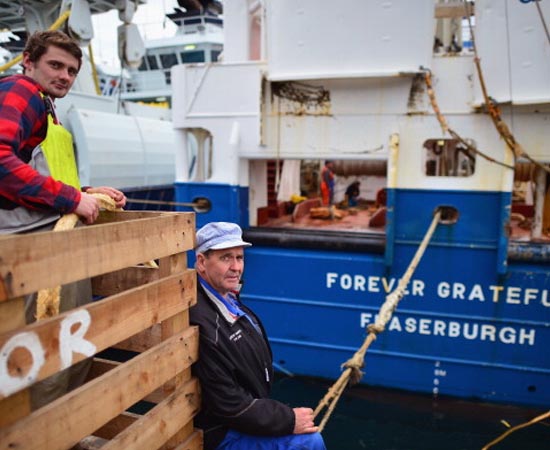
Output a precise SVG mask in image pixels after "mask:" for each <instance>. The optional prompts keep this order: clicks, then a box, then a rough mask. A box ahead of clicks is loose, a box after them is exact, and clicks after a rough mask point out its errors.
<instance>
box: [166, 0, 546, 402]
mask: <svg viewBox="0 0 550 450" xmlns="http://www.w3.org/2000/svg"><path fill="white" fill-rule="evenodd" d="M466 5H469V6H471V8H474V7H475V12H474V11H473V10H472V9H466V6H465V4H463V3H462V2H434V1H433V0H415V1H414V2H413V1H406V0H401V1H385V0H341V1H339V2H334V1H329V0H326V1H319V0H300V1H296V0H266V1H262V2H257V1H249V0H231V1H229V2H226V3H224V33H225V35H224V57H223V60H222V61H221V62H218V63H216V64H213V65H206V64H203V65H200V64H197V65H178V66H175V67H173V68H172V84H173V122H174V126H175V128H176V130H177V142H178V152H177V165H176V167H177V180H176V200H179V201H189V200H190V199H193V198H194V197H196V196H199V195H200V196H206V197H208V198H209V199H210V201H211V204H212V208H211V210H210V211H209V212H208V213H206V214H199V215H197V225H198V226H201V225H203V224H204V223H206V222H209V221H213V220H224V221H233V222H237V223H239V224H240V225H241V226H242V227H243V229H244V235H245V239H246V240H248V241H250V242H252V243H253V246H252V247H250V248H248V249H247V250H246V260H247V262H246V270H245V275H244V277H245V280H244V284H243V288H242V291H241V298H242V299H243V301H244V302H245V303H247V304H249V305H252V307H253V309H254V310H255V311H257V312H258V313H259V314H260V316H261V317H263V318H264V320H265V325H266V327H267V331H268V334H269V336H270V340H271V343H272V347H273V352H274V360H275V361H276V363H277V364H278V367H279V368H280V369H281V370H282V371H284V372H286V373H294V374H302V375H309V376H315V377H323V378H329V379H335V378H337V377H338V376H339V374H340V367H341V364H342V363H344V362H345V361H347V360H348V359H349V358H350V357H351V356H352V355H353V353H354V352H355V350H356V349H357V348H359V346H360V345H361V344H362V342H363V340H364V338H365V333H366V330H365V329H366V328H367V327H368V326H369V325H372V324H373V323H374V322H375V321H377V319H378V318H379V317H380V316H379V309H380V307H381V305H382V304H383V303H384V302H385V300H387V298H386V297H387V296H388V295H389V293H390V292H393V291H394V290H395V289H396V287H397V285H398V281H399V280H400V279H401V278H403V277H404V274H405V271H406V269H407V267H408V265H409V263H410V262H411V260H412V259H413V256H414V255H415V252H416V251H417V249H418V248H419V246H420V244H421V242H422V241H423V238H424V236H425V234H426V231H427V230H428V229H429V227H430V224H431V223H432V222H433V221H434V215H435V216H436V218H435V220H437V222H436V228H435V233H434V234H433V237H432V238H431V241H430V243H429V245H428V247H427V249H426V250H425V251H424V253H423V256H422V259H421V260H420V262H419V263H418V264H417V266H416V268H415V271H414V276H413V277H412V279H411V280H410V284H408V285H407V286H406V289H405V291H404V292H403V290H402V289H400V291H399V292H401V294H403V295H404V297H403V298H402V300H401V302H400V303H399V307H398V308H397V310H396V311H395V313H394V315H393V317H392V318H391V320H390V322H388V323H387V324H386V325H387V326H386V330H385V331H384V332H383V333H381V334H380V335H379V336H378V338H377V339H376V341H375V342H374V343H373V344H372V345H371V347H370V349H369V352H368V353H367V357H366V373H365V376H364V377H363V380H362V381H363V382H364V383H367V384H369V385H379V386H385V387H390V388H399V389H407V390H412V391H418V392H424V393H433V394H434V395H453V396H459V397H467V398H480V399H483V400H490V401H495V402H508V403H511V402H515V403H523V404H531V405H536V406H538V407H547V406H548V404H549V403H550V353H549V352H548V351H547V349H546V342H548V340H549V339H550V277H549V274H550V257H549V255H550V245H549V243H550V191H549V190H548V179H549V177H548V163H549V162H550V147H549V142H550V132H549V127H548V124H549V121H550V37H547V34H546V33H547V32H545V29H548V28H549V27H547V24H548V21H550V4H549V3H548V2H529V1H520V0H476V1H475V5H473V6H472V5H471V3H467V4H466ZM539 8H540V12H541V13H540V14H539V12H538V9H539ZM463 17H466V18H468V19H469V20H470V21H471V23H472V26H473V29H474V36H475V43H476V46H475V48H476V49H477V52H478V55H479V60H480V61H481V67H482V71H481V73H482V75H483V79H484V80H485V84H486V87H487V90H488V92H489V94H488V95H489V96H490V98H489V97H486V96H485V95H484V94H483V91H482V89H481V84H480V78H479V76H478V71H477V68H476V61H477V59H476V58H475V55H474V52H473V51H472V48H473V47H471V48H464V47H467V46H466V45H464V43H461V37H462V36H461V35H462V22H463ZM430 80H431V85H430V84H429V83H430ZM489 107H490V108H492V109H491V111H493V113H494V114H495V116H493V118H494V119H495V122H496V123H497V125H498V128H497V127H495V126H494V124H493V119H492V118H491V117H490V116H489V115H488V114H487V113H486V110H487V108H489ZM499 114H500V115H499ZM512 136H513V137H512ZM507 142H508V143H507ZM517 143H521V146H522V147H521V148H522V150H521V151H520V147H518V146H517ZM508 144H510V145H508ZM510 147H513V148H514V150H512V149H511V148H510ZM514 152H515V153H514ZM325 160H333V161H334V162H335V165H336V168H335V172H336V177H337V179H339V180H340V181H343V182H344V183H343V184H342V185H337V187H336V193H335V197H336V202H339V201H340V200H341V198H342V194H343V190H344V189H345V186H346V184H347V183H349V182H350V181H352V180H353V179H355V178H360V179H361V180H362V181H363V182H362V183H361V187H362V191H361V195H362V197H363V199H364V200H365V204H364V206H365V207H364V208H363V209H362V210H359V211H355V212H357V214H352V213H351V212H350V210H349V209H348V210H346V209H339V208H334V209H332V208H331V210H330V211H327V214H326V216H325V217H326V218H325V219H320V218H313V217H311V214H310V211H312V207H313V206H315V207H321V202H320V199H319V197H320V195H319V186H318V183H319V172H320V170H321V167H322V165H323V163H324V161H325ZM381 188H382V191H381V192H380V195H377V194H378V192H379V191H380V189H381ZM300 196H303V197H306V198H307V200H305V201H300V200H301V199H300ZM334 206H337V205H334ZM293 208H294V210H293ZM326 209H327V210H328V208H326ZM292 210H293V212H292V214H291V211H292ZM296 211H299V214H298V213H296ZM316 211H318V210H316ZM321 211H322V207H321ZM436 212H437V213H438V214H439V213H441V214H442V215H443V217H442V218H440V219H438V218H437V217H438V216H437V215H436ZM336 213H337V214H338V215H339V216H340V219H338V216H337V214H336Z"/></svg>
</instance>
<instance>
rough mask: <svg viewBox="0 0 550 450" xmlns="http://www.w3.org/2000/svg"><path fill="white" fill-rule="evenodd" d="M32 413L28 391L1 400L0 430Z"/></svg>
mask: <svg viewBox="0 0 550 450" xmlns="http://www.w3.org/2000/svg"><path fill="white" fill-rule="evenodd" d="M30 413H31V400H30V394H29V390H28V389H23V390H22V391H19V392H16V393H15V394H13V395H11V396H9V397H8V398H4V399H2V400H0V428H1V427H6V426H8V425H11V424H12V423H14V422H15V421H17V420H19V419H21V418H23V417H25V416H28V415H29V414H30Z"/></svg>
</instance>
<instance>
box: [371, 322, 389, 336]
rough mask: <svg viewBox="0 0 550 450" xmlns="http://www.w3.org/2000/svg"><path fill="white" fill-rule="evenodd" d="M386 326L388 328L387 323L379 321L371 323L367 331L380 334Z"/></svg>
mask: <svg viewBox="0 0 550 450" xmlns="http://www.w3.org/2000/svg"><path fill="white" fill-rule="evenodd" d="M385 328H386V327H385V325H382V324H378V323H371V324H370V325H368V326H367V331H368V332H369V333H373V334H376V335H379V334H380V333H382V332H383V331H384V329H385Z"/></svg>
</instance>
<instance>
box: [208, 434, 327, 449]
mask: <svg viewBox="0 0 550 450" xmlns="http://www.w3.org/2000/svg"><path fill="white" fill-rule="evenodd" d="M216 450H326V447H325V443H324V441H323V437H322V436H321V435H320V434H319V433H311V434H289V435H287V436H279V437H271V436H269V437H267V436H251V435H249V434H242V433H239V432H237V431H233V430H229V431H228V432H227V434H226V435H225V439H224V440H223V441H222V442H221V444H220V445H218V448H217V449H216Z"/></svg>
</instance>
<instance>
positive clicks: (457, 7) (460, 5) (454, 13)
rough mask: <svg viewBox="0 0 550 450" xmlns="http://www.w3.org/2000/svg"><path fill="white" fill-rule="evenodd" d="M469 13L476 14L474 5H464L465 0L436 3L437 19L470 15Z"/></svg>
mask: <svg viewBox="0 0 550 450" xmlns="http://www.w3.org/2000/svg"><path fill="white" fill-rule="evenodd" d="M468 14H471V15H472V16H473V15H474V5H473V4H470V6H469V7H466V6H465V5H464V2H463V1H458V0H457V1H454V2H447V3H437V4H436V5H435V18H436V19H453V18H459V17H468Z"/></svg>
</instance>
